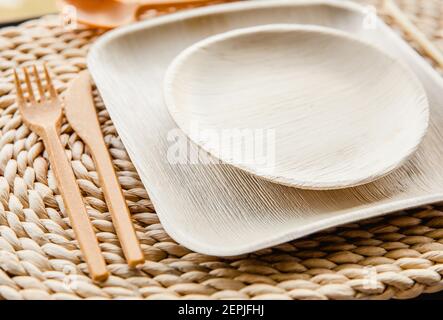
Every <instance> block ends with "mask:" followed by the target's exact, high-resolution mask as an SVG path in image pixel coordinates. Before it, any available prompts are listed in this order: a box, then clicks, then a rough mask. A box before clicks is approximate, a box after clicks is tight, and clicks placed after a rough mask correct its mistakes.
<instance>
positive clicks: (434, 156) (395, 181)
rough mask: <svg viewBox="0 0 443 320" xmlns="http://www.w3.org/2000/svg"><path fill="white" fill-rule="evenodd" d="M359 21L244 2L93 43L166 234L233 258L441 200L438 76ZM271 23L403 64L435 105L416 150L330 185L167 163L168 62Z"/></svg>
mask: <svg viewBox="0 0 443 320" xmlns="http://www.w3.org/2000/svg"><path fill="white" fill-rule="evenodd" d="M364 19H365V14H364V11H362V10H361V9H360V7H359V6H356V5H352V4H347V3H345V2H341V1H337V2H328V3H326V2H324V1H284V2H282V1H278V2H248V3H240V4H230V5H221V6H218V7H217V8H208V9H206V8H205V9H199V10H195V11H194V12H187V13H179V14H176V15H174V16H168V17H162V18H159V19H156V21H150V22H144V23H141V24H139V25H136V26H131V27H127V28H124V29H120V30H117V31H114V32H111V33H109V34H107V35H105V36H104V37H102V38H101V39H100V40H99V41H98V43H97V44H96V45H95V46H94V47H93V48H92V52H91V54H90V56H89V67H90V70H91V73H92V75H93V77H94V79H95V80H96V83H97V85H98V88H99V89H100V92H101V94H102V96H103V98H104V101H105V103H106V106H107V108H108V110H109V113H110V115H111V117H112V118H113V121H114V124H115V126H116V128H117V130H118V131H119V134H120V136H121V138H122V140H123V142H124V143H125V146H126V148H127V150H128V153H129V155H130V157H131V159H132V160H133V162H134V164H135V166H136V168H137V170H138V172H139V174H140V176H141V178H142V180H143V182H144V184H145V186H146V188H147V190H148V192H149V194H150V196H151V200H152V201H153V203H154V205H155V207H156V210H157V212H158V214H159V217H160V219H161V221H162V224H163V226H164V227H165V229H166V231H168V233H169V234H170V235H171V236H172V237H174V238H175V239H176V240H177V241H179V242H181V243H182V244H184V245H185V246H187V247H189V248H191V249H193V250H196V251H199V252H204V253H208V254H214V255H236V254H240V253H244V252H249V251H253V250H257V249H260V248H264V247H268V246H271V245H275V244H278V243H282V242H285V241H288V240H291V239H295V238H298V237H301V236H303V235H306V234H310V233H313V232H315V231H318V230H321V229H324V228H328V227H331V226H333V225H339V224H343V223H346V222H350V221H355V220H360V219H364V218H368V217H374V216H379V215H382V214H386V213H388V212H393V211H395V210H401V209H404V208H409V207H414V206H418V205H420V204H424V203H431V202H436V201H441V200H443V191H442V190H443V170H442V166H443V164H442V163H441V158H442V157H443V143H442V137H443V132H442V128H443V102H442V98H441V92H443V81H442V79H441V78H440V77H439V76H438V75H437V73H436V72H435V71H434V70H433V69H432V68H431V67H430V66H429V65H428V64H427V63H426V62H425V61H423V60H422V59H421V58H420V57H419V56H418V55H417V54H416V53H415V52H414V51H413V49H411V48H410V47H409V46H408V45H407V44H406V43H405V42H404V41H403V40H401V39H400V38H398V36H397V35H395V34H394V33H393V32H392V31H391V30H390V29H389V28H387V27H386V26H385V25H384V24H383V23H382V22H378V25H377V29H375V30H374V29H364V28H363V23H362V22H363V21H364ZM272 23H299V24H303V23H304V24H314V25H322V26H326V27H331V28H336V29H339V30H343V31H348V32H350V33H353V34H354V35H355V36H357V37H360V38H362V39H365V40H367V41H369V42H372V43H374V44H376V45H379V46H382V47H383V48H384V50H386V51H387V52H389V53H390V54H391V55H393V56H395V57H398V58H399V59H401V60H402V61H403V62H405V63H407V64H408V65H409V67H410V68H411V69H412V70H413V72H414V73H415V74H416V75H417V76H418V78H419V79H420V81H421V82H422V84H423V85H424V87H425V89H426V92H427V95H428V99H429V103H430V108H431V109H430V127H429V132H428V134H427V135H426V137H425V139H424V141H423V143H422V144H421V146H420V148H419V149H418V151H417V153H416V154H415V156H414V157H413V158H411V159H410V160H409V161H408V162H407V163H406V164H405V165H404V166H403V167H401V168H400V169H398V170H396V171H395V172H393V173H392V174H390V175H388V176H387V177H385V178H382V179H380V180H378V181H376V182H374V183H370V184H367V185H364V186H360V187H356V188H350V189H344V190H334V191H303V190H299V189H296V188H289V187H284V186H281V185H277V184H274V183H270V182H267V181H263V180H262V179H258V178H255V177H253V176H252V175H249V174H247V173H244V172H243V171H241V170H238V169H235V168H233V167H231V166H229V165H212V166H208V165H192V166H190V165H170V164H169V163H168V162H167V161H166V155H167V151H168V148H169V147H170V145H171V143H170V142H168V141H167V134H168V132H169V131H170V130H172V129H176V128H177V126H176V124H175V123H174V121H173V119H172V118H171V116H170V115H169V113H168V110H167V108H166V106H165V103H164V99H163V93H162V81H163V78H164V73H165V71H166V68H167V67H168V65H169V64H170V62H171V61H172V59H173V58H174V57H175V56H176V55H177V54H178V53H179V52H181V51H182V50H183V49H185V48H186V47H188V46H189V45H191V44H192V43H195V42H196V41H199V40H202V39H204V38H206V37H208V36H210V35H214V34H216V33H221V32H226V31H229V30H232V29H236V28H243V27H249V26H254V25H262V24H272ZM122 70H125V71H124V72H122ZM115 79H118V81H117V80H115ZM117 84H118V85H117ZM191 148H192V149H195V148H196V146H195V145H193V144H191Z"/></svg>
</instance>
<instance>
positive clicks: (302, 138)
mask: <svg viewBox="0 0 443 320" xmlns="http://www.w3.org/2000/svg"><path fill="white" fill-rule="evenodd" d="M164 92H165V101H166V105H167V106H168V109H169V111H170V113H171V116H172V117H173V119H174V120H175V122H176V123H177V124H178V125H179V127H180V128H181V129H182V130H183V131H184V132H185V133H186V134H187V135H188V136H189V138H190V139H191V140H192V141H193V142H195V143H196V144H197V145H199V146H201V147H202V148H203V149H205V150H206V151H208V152H209V153H210V154H211V155H213V156H214V157H216V158H219V159H221V160H223V161H224V162H225V163H229V164H232V165H234V166H236V167H238V168H241V169H244V170H245V171H247V172H250V173H252V174H254V175H256V176H258V177H262V178H264V179H267V180H269V181H271V182H275V183H280V184H283V185H287V186H292V187H297V188H302V189H316V190H328V189H329V190H331V189H343V188H349V187H353V186H357V185H362V184H365V183H368V182H372V181H374V180H376V179H379V178H380V177H382V176H385V175H386V174H388V173H390V172H391V171H393V170H395V169H397V168H398V167H399V166H400V165H402V164H403V163H404V162H405V161H406V159H407V158H409V156H410V155H411V154H413V152H415V150H416V149H417V148H418V145H419V144H420V142H421V141H422V139H423V137H424V134H425V133H426V129H427V127H428V119H429V105H428V101H427V97H426V93H425V90H424V88H423V86H422V85H421V83H420V82H419V81H418V79H417V78H416V77H415V75H414V74H413V73H412V72H411V71H410V70H409V69H408V68H406V67H404V65H403V64H401V63H400V62H399V61H397V60H396V59H394V58H392V57H391V56H389V55H387V54H385V53H384V52H383V51H382V50H380V49H379V48H377V47H374V46H372V45H370V44H369V43H366V42H363V41H360V40H359V39H357V38H354V37H351V36H349V35H348V34H347V33H344V32H339V31H336V30H333V29H329V28H324V27H318V26H301V25H289V24H288V25H285V24H275V25H266V26H258V27H252V28H245V29H238V30H234V31H231V32H227V33H222V34H218V35H215V36H213V37H209V38H207V39H204V40H202V41H201V42H198V43H196V44H193V45H192V46H191V47H189V48H187V49H185V50H184V51H183V52H182V53H180V54H179V55H178V56H177V57H176V58H175V59H174V61H173V62H172V63H171V65H170V66H169V68H168V70H167V71H166V75H165V81H164ZM208 132H210V133H212V134H207V133H208ZM271 134H272V135H271ZM226 135H229V138H230V140H228V141H226V140H227V139H226V137H225V136H226ZM266 135H268V136H266ZM266 138H267V139H266ZM223 139H224V140H223ZM254 149H255V150H254Z"/></svg>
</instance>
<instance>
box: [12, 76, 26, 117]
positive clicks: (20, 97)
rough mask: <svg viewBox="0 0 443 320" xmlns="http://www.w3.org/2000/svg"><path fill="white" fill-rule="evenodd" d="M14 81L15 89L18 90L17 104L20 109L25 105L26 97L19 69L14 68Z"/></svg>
mask: <svg viewBox="0 0 443 320" xmlns="http://www.w3.org/2000/svg"><path fill="white" fill-rule="evenodd" d="M14 81H15V90H16V91H17V104H18V107H19V109H21V108H23V107H24V106H25V99H24V97H23V89H22V85H21V84H20V78H19V77H18V74H17V70H16V69H14Z"/></svg>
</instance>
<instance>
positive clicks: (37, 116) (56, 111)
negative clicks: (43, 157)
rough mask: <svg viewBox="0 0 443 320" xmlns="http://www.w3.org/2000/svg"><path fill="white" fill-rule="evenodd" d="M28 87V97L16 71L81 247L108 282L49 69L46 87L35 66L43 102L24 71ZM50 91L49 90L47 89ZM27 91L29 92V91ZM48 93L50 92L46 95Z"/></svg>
mask: <svg viewBox="0 0 443 320" xmlns="http://www.w3.org/2000/svg"><path fill="white" fill-rule="evenodd" d="M23 73H24V75H25V83H26V87H27V98H26V97H25V95H24V94H23V91H24V90H23V89H22V86H21V82H20V78H19V76H18V74H17V70H14V76H15V86H16V90H17V104H18V108H19V111H20V113H21V115H22V117H23V121H24V122H25V123H26V125H27V126H28V127H29V128H30V129H31V130H32V131H34V132H35V133H36V134H38V135H39V136H40V137H41V138H42V140H43V143H44V145H45V148H46V150H47V152H48V155H49V160H50V164H51V166H52V170H53V171H54V174H55V178H56V180H57V186H58V188H59V190H60V193H61V195H62V197H63V201H64V204H65V207H66V211H67V213H68V216H69V219H70V221H71V224H72V227H73V229H74V232H75V235H76V237H77V240H78V242H79V244H80V248H81V250H82V252H83V255H84V256H85V260H86V262H87V264H88V268H89V272H90V274H91V277H92V278H93V279H94V280H97V281H104V280H106V279H107V277H108V271H107V269H106V264H105V260H104V259H103V256H102V254H101V251H100V247H99V245H98V241H97V238H96V237H95V233H94V230H93V228H92V224H91V221H90V220H89V216H88V214H87V212H86V208H85V204H84V203H83V199H82V196H81V194H80V189H79V187H78V185H77V182H76V180H75V176H74V173H73V171H72V167H71V165H70V163H69V162H68V159H67V157H66V154H65V149H64V147H63V146H62V144H61V142H60V139H59V131H60V127H61V123H62V115H63V113H62V103H61V101H60V99H59V98H58V95H57V91H56V90H55V88H54V86H53V84H52V81H51V77H50V75H49V72H48V69H47V68H46V66H44V73H45V78H46V83H47V85H46V88H44V87H43V84H42V80H41V79H40V76H39V74H38V71H37V67H36V66H35V65H34V66H33V73H34V78H35V83H36V85H37V89H38V93H39V96H40V99H37V97H36V95H35V94H34V90H33V88H32V84H31V80H30V76H29V73H28V70H27V69H26V68H23ZM45 89H46V90H45ZM25 90H26V89H25ZM45 91H46V92H45Z"/></svg>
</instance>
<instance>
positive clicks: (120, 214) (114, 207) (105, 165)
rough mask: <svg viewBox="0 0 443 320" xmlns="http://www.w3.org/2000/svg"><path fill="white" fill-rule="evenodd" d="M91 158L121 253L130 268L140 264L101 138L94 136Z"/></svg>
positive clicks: (122, 199)
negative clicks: (94, 141)
mask: <svg viewBox="0 0 443 320" xmlns="http://www.w3.org/2000/svg"><path fill="white" fill-rule="evenodd" d="M96 142H97V143H94V146H90V147H92V148H93V149H92V150H93V152H91V153H92V157H93V159H94V162H95V165H96V168H97V171H98V174H99V179H100V183H101V186H102V190H103V193H104V195H105V200H106V204H107V205H108V209H109V212H110V213H111V217H112V222H113V223H114V226H115V229H116V231H117V236H118V238H119V240H120V243H121V246H122V249H123V253H124V254H125V257H126V260H127V262H128V264H129V265H130V266H131V267H135V266H137V265H139V264H142V263H143V262H144V261H145V258H144V255H143V252H142V250H141V248H140V243H139V241H138V239H137V235H136V233H135V230H134V226H133V224H132V221H131V216H130V213H129V209H128V206H127V205H126V200H125V198H124V195H123V192H122V189H121V186H120V183H119V181H118V179H117V175H116V173H115V170H114V166H113V164H112V160H111V157H110V155H109V152H108V149H107V148H106V145H105V142H104V140H103V138H102V136H101V135H100V136H96Z"/></svg>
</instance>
